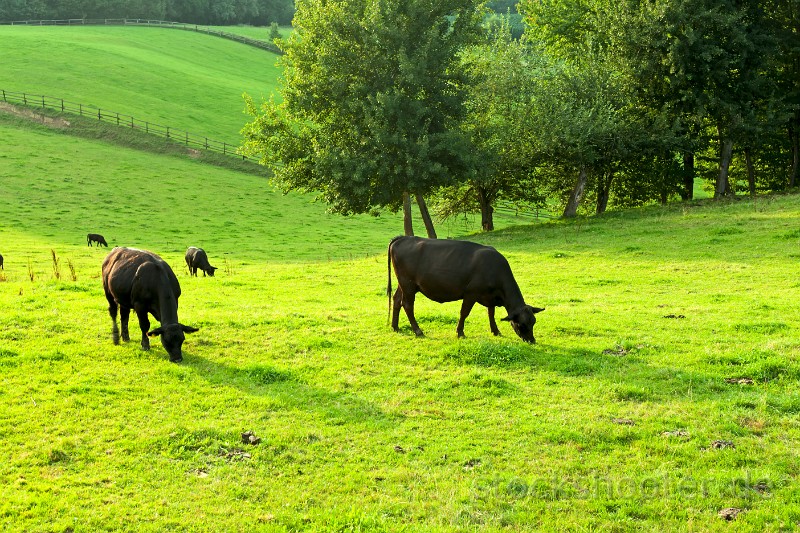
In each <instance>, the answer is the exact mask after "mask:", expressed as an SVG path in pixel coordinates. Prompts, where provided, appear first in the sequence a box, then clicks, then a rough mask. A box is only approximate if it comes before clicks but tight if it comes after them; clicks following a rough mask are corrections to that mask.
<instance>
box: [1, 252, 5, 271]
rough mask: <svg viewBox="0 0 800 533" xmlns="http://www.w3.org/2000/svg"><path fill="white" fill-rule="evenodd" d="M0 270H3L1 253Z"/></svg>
mask: <svg viewBox="0 0 800 533" xmlns="http://www.w3.org/2000/svg"><path fill="white" fill-rule="evenodd" d="M0 270H5V268H3V256H2V255H0Z"/></svg>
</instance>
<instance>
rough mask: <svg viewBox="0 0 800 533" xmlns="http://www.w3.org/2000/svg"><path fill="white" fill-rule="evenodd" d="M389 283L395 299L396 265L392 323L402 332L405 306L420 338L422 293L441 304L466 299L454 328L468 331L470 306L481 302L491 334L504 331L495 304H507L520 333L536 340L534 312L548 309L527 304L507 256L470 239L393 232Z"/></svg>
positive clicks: (513, 323)
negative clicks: (417, 306) (418, 299)
mask: <svg viewBox="0 0 800 533" xmlns="http://www.w3.org/2000/svg"><path fill="white" fill-rule="evenodd" d="M388 256H389V257H388V263H389V265H388V268H389V284H388V286H387V289H386V293H387V295H388V296H389V298H390V301H389V305H390V307H391V304H392V300H391V298H392V266H394V273H395V275H396V276H397V285H398V287H397V291H396V292H395V293H394V307H393V309H392V328H393V329H394V330H395V331H398V321H399V318H400V307H401V306H402V307H403V309H405V311H406V315H407V316H408V321H409V323H410V324H411V329H413V330H414V333H415V334H416V335H417V336H418V337H422V336H423V333H422V330H421V329H420V327H419V325H418V324H417V320H416V319H415V318H414V297H415V295H416V294H417V293H418V292H421V293H422V294H424V295H425V296H427V297H428V298H430V299H431V300H433V301H435V302H439V303H443V302H452V301H456V300H463V303H462V304H461V318H460V319H459V321H458V327H457V328H456V332H457V333H458V336H459V337H463V336H464V321H465V320H466V319H467V316H469V313H470V311H471V310H472V307H473V306H474V305H475V304H476V303H479V304H481V305H484V306H486V307H487V308H488V310H489V326H490V328H491V330H492V333H494V334H495V335H500V330H498V329H497V323H496V322H495V320H494V308H495V307H498V306H503V307H505V308H506V311H507V312H508V316H507V317H506V318H503V319H502V320H505V321H508V322H511V327H512V328H513V329H514V331H515V332H516V334H517V335H519V337H520V338H521V339H522V340H524V341H526V342H531V343H534V342H536V339H535V338H534V336H533V325H534V324H536V316H535V315H536V313H539V312H541V311H544V309H541V308H538V307H531V306H530V305H527V304H526V303H525V300H524V299H523V297H522V292H521V291H520V290H519V286H518V285H517V282H516V280H514V275H513V274H512V273H511V267H510V266H509V265H508V261H506V258H505V257H503V256H502V255H501V254H500V252H498V251H497V250H495V249H494V248H491V247H489V246H482V245H480V244H475V243H472V242H466V241H450V240H437V239H423V238H421V237H395V238H394V239H392V241H391V242H390V243H389V251H388Z"/></svg>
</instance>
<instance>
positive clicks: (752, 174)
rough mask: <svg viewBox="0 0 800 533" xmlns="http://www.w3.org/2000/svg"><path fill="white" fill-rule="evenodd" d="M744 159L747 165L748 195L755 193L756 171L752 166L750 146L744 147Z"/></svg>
mask: <svg viewBox="0 0 800 533" xmlns="http://www.w3.org/2000/svg"><path fill="white" fill-rule="evenodd" d="M744 161H745V164H746V165H747V187H748V188H749V189H750V196H755V195H756V171H755V168H754V167H753V154H752V153H751V151H750V148H745V149H744Z"/></svg>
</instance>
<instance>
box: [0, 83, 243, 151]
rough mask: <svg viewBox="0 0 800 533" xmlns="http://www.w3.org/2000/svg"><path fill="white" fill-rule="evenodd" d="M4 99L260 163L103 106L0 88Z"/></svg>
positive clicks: (0, 97)
mask: <svg viewBox="0 0 800 533" xmlns="http://www.w3.org/2000/svg"><path fill="white" fill-rule="evenodd" d="M0 100H1V101H3V102H5V103H9V104H16V105H23V106H27V107H33V108H39V109H50V110H54V111H60V112H62V113H72V114H75V115H80V116H82V117H88V118H95V119H97V120H99V121H100V122H106V123H110V124H116V125H117V126H124V127H128V128H131V129H134V130H139V131H143V132H145V133H149V134H151V135H157V136H159V137H164V138H165V139H169V140H172V141H174V142H176V143H180V144H182V145H185V146H187V147H189V148H196V149H203V150H208V151H210V152H217V153H220V154H223V155H228V156H236V157H241V158H242V160H244V161H252V162H254V163H256V162H258V159H257V158H254V157H248V156H245V155H241V154H239V153H237V149H238V146H236V145H233V144H229V143H226V142H223V141H215V140H213V139H209V138H208V137H205V136H202V135H197V134H194V133H189V132H188V131H184V130H181V129H179V128H173V127H171V126H164V125H162V124H156V123H154V122H149V121H146V120H141V119H138V118H136V117H132V116H130V115H124V114H122V113H117V112H116V111H108V110H105V109H100V108H99V107H94V106H89V105H86V104H77V103H75V102H70V101H68V100H64V99H63V98H55V97H52V96H43V95H31V94H27V93H17V92H11V91H6V90H2V89H0Z"/></svg>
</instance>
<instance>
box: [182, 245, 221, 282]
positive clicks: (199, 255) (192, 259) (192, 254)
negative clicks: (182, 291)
mask: <svg viewBox="0 0 800 533" xmlns="http://www.w3.org/2000/svg"><path fill="white" fill-rule="evenodd" d="M186 266H188V267H189V274H191V275H192V276H197V269H198V268H199V269H200V270H202V271H203V276H205V275H206V274H208V275H209V276H213V275H214V271H215V270H216V269H217V267H212V266H211V265H210V264H209V263H208V256H207V255H206V252H205V250H203V249H202V248H195V247H194V246H190V247H189V248H187V250H186Z"/></svg>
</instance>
